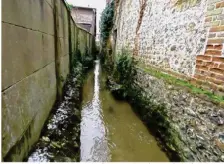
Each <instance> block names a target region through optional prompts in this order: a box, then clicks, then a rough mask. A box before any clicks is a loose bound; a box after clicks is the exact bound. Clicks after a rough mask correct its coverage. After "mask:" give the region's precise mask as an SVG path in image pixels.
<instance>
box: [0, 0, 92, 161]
mask: <svg viewBox="0 0 224 164" xmlns="http://www.w3.org/2000/svg"><path fill="white" fill-rule="evenodd" d="M2 6H3V8H2V158H3V160H10V161H21V160H22V159H23V157H24V156H25V155H27V152H28V150H29V149H30V148H31V146H32V144H33V143H34V142H35V141H37V139H38V137H39V134H40V132H41V128H42V126H43V124H44V121H45V120H46V118H47V117H48V114H49V112H50V110H51V109H52V106H53V104H54V102H55V100H56V97H57V94H59V93H60V92H59V90H62V87H63V84H64V82H65V79H66V77H67V75H68V74H69V63H70V61H71V60H72V58H73V57H74V54H75V52H76V51H77V50H78V48H79V47H78V40H80V41H81V42H83V43H80V44H84V45H83V47H84V46H85V47H88V48H91V43H90V42H87V37H85V38H82V37H84V36H81V37H79V38H78V35H77V31H79V30H81V31H82V33H83V35H85V36H89V37H92V36H91V35H90V34H89V33H88V32H86V31H85V30H83V29H80V28H79V27H77V26H76V25H75V23H74V21H73V20H72V18H71V16H70V13H69V12H68V10H67V7H66V5H65V3H64V1H63V0H60V1H53V0H35V1H34V0H23V1H21V0H3V1H2ZM54 8H56V10H55V13H54ZM82 51H83V50H82ZM59 96H60V95H59Z"/></svg>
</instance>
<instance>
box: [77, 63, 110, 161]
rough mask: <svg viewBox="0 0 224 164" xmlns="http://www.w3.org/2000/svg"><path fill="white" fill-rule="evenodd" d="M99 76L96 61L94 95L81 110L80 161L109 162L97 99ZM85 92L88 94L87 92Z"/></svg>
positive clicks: (98, 100)
mask: <svg viewBox="0 0 224 164" xmlns="http://www.w3.org/2000/svg"><path fill="white" fill-rule="evenodd" d="M99 74H100V62H99V61H98V60H97V61H96V65H95V70H94V94H93V97H92V100H91V99H90V100H88V101H87V102H85V101H84V105H83V109H82V122H81V161H98V162H101V161H102V162H103V161H109V154H108V147H107V140H106V129H105V125H104V122H103V118H102V117H103V116H102V109H101V104H100V99H99V91H100V83H99ZM90 78H91V76H90ZM84 90H85V88H84ZM86 92H88V93H89V90H86ZM84 95H85V94H84ZM84 99H85V98H84Z"/></svg>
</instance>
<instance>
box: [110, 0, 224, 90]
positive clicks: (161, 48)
mask: <svg viewBox="0 0 224 164" xmlns="http://www.w3.org/2000/svg"><path fill="white" fill-rule="evenodd" d="M115 2H116V3H115V6H116V9H115V10H116V11H115V13H116V14H115V27H114V31H113V32H115V31H117V39H116V50H117V51H120V50H121V49H122V48H127V49H129V50H131V52H132V54H134V56H135V57H136V58H137V59H139V60H140V61H141V62H144V63H145V64H148V65H153V66H156V67H159V68H162V69H165V70H168V71H172V72H175V73H177V74H181V75H184V76H187V77H191V78H196V79H199V80H203V81H207V82H209V83H212V84H215V85H218V86H222V85H224V79H223V77H224V73H223V72H224V69H223V63H224V56H223V55H224V54H223V53H224V48H223V43H224V37H223V32H224V24H223V23H224V22H223V14H224V8H223V6H224V5H223V4H224V3H223V1H222V0H187V1H183V0H141V1H136V0H122V1H121V0H116V1H115ZM196 61H197V64H196ZM196 65H197V66H196ZM204 66H205V67H204ZM203 71H204V72H203Z"/></svg>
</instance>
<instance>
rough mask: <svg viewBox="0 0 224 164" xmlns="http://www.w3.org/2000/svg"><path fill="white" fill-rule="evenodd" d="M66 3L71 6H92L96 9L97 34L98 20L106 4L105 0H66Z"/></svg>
mask: <svg viewBox="0 0 224 164" xmlns="http://www.w3.org/2000/svg"><path fill="white" fill-rule="evenodd" d="M66 1H67V2H68V4H71V5H73V6H82V7H92V8H96V10H97V18H96V23H97V34H99V20H100V16H101V13H102V11H103V9H104V8H105V6H106V0H66Z"/></svg>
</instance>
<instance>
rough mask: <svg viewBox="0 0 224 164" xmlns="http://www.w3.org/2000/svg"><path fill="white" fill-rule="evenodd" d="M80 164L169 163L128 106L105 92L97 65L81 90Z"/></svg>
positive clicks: (97, 62) (103, 79) (103, 77)
mask: <svg viewBox="0 0 224 164" xmlns="http://www.w3.org/2000/svg"><path fill="white" fill-rule="evenodd" d="M81 161H97V162H106V161H112V162H116V161H117V162H129V161H130V162H151V161H153V162H156V161H160V162H163V161H169V160H168V158H167V156H166V154H165V153H164V152H163V151H162V150H161V149H160V147H159V146H158V145H157V142H156V140H155V138H154V137H153V136H152V135H151V134H150V133H149V131H148V129H147V128H146V127H145V125H144V124H143V122H142V121H141V120H140V119H139V118H138V117H137V116H136V115H135V113H134V112H133V110H132V108H131V106H130V105H129V104H128V103H127V102H125V101H117V100H115V99H114V97H113V96H112V95H111V93H110V91H108V90H107V89H105V76H104V74H103V72H101V71H100V63H99V61H96V65H95V69H94V72H90V74H89V75H88V78H87V80H86V83H85V85H84V87H83V109H82V123H81Z"/></svg>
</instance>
